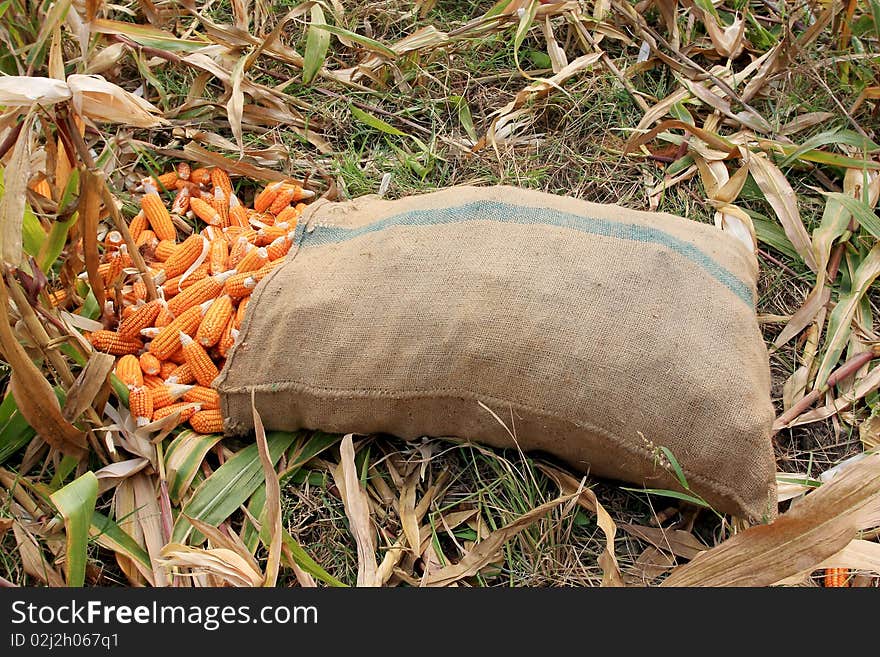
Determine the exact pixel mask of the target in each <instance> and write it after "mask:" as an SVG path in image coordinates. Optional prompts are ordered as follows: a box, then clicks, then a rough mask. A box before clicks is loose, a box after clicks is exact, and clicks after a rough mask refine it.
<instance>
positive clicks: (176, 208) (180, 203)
mask: <svg viewBox="0 0 880 657" xmlns="http://www.w3.org/2000/svg"><path fill="white" fill-rule="evenodd" d="M191 195H192V194H191V192H190V190H189V185H184V186H183V187H181V188H180V189H178V190H177V194H175V195H174V202H173V203H172V204H171V214H176V215H177V216H178V217H179V216H182V215H184V214H186V212H187V210H189V201H190V197H191Z"/></svg>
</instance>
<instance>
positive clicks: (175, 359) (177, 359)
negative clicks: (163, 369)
mask: <svg viewBox="0 0 880 657" xmlns="http://www.w3.org/2000/svg"><path fill="white" fill-rule="evenodd" d="M168 360H170V361H171V362H172V363H177V364H178V365H184V364H185V363H186V358H184V356H183V347H180V346H178V347H177V349H175V350H174V351H173V352H171V355H170V356H169V357H168Z"/></svg>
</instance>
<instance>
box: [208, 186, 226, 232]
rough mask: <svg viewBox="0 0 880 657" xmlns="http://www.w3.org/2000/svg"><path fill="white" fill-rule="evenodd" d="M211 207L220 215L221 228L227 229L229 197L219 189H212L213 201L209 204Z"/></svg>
mask: <svg viewBox="0 0 880 657" xmlns="http://www.w3.org/2000/svg"><path fill="white" fill-rule="evenodd" d="M211 206H212V207H213V208H214V209H215V210H216V211H217V214H218V215H220V225H221V226H222V227H223V228H228V227H229V225H230V224H229V197H228V196H227V195H226V192H224V191H223V190H222V189H220V188H219V187H215V188H214V200H213V201H212V202H211Z"/></svg>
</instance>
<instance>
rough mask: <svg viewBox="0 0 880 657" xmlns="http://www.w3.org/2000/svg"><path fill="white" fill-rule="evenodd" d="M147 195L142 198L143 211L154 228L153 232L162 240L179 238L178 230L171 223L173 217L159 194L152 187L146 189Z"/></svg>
mask: <svg viewBox="0 0 880 657" xmlns="http://www.w3.org/2000/svg"><path fill="white" fill-rule="evenodd" d="M146 190H147V193H146V194H144V195H143V196H142V197H141V209H142V210H143V211H144V215H146V217H147V221H149V222H150V226H152V227H153V232H155V233H156V236H157V237H158V238H159V239H160V240H173V239H175V238H176V237H177V230H176V229H175V228H174V224H173V223H172V222H171V215H170V214H169V213H168V209H167V208H166V207H165V204H164V203H162V199H161V198H159V194H158V193H157V192H156V191H155V189H154V188H153V187H152V186H147V187H146Z"/></svg>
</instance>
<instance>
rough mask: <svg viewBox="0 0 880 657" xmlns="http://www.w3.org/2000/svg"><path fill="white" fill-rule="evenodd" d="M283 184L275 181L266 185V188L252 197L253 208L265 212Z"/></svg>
mask: <svg viewBox="0 0 880 657" xmlns="http://www.w3.org/2000/svg"><path fill="white" fill-rule="evenodd" d="M283 184H284V183H281V182H276V183H272V184H271V185H266V188H265V189H264V190H263V191H261V192H260V193H259V194H257V196H256V197H255V198H254V210H256V211H257V212H265V211H266V210H268V209H269V208H270V207H271V205H272V203H273V202H274V201H275V197H276V196H278V191H279V190H280V189H281V187H282V185H283Z"/></svg>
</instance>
